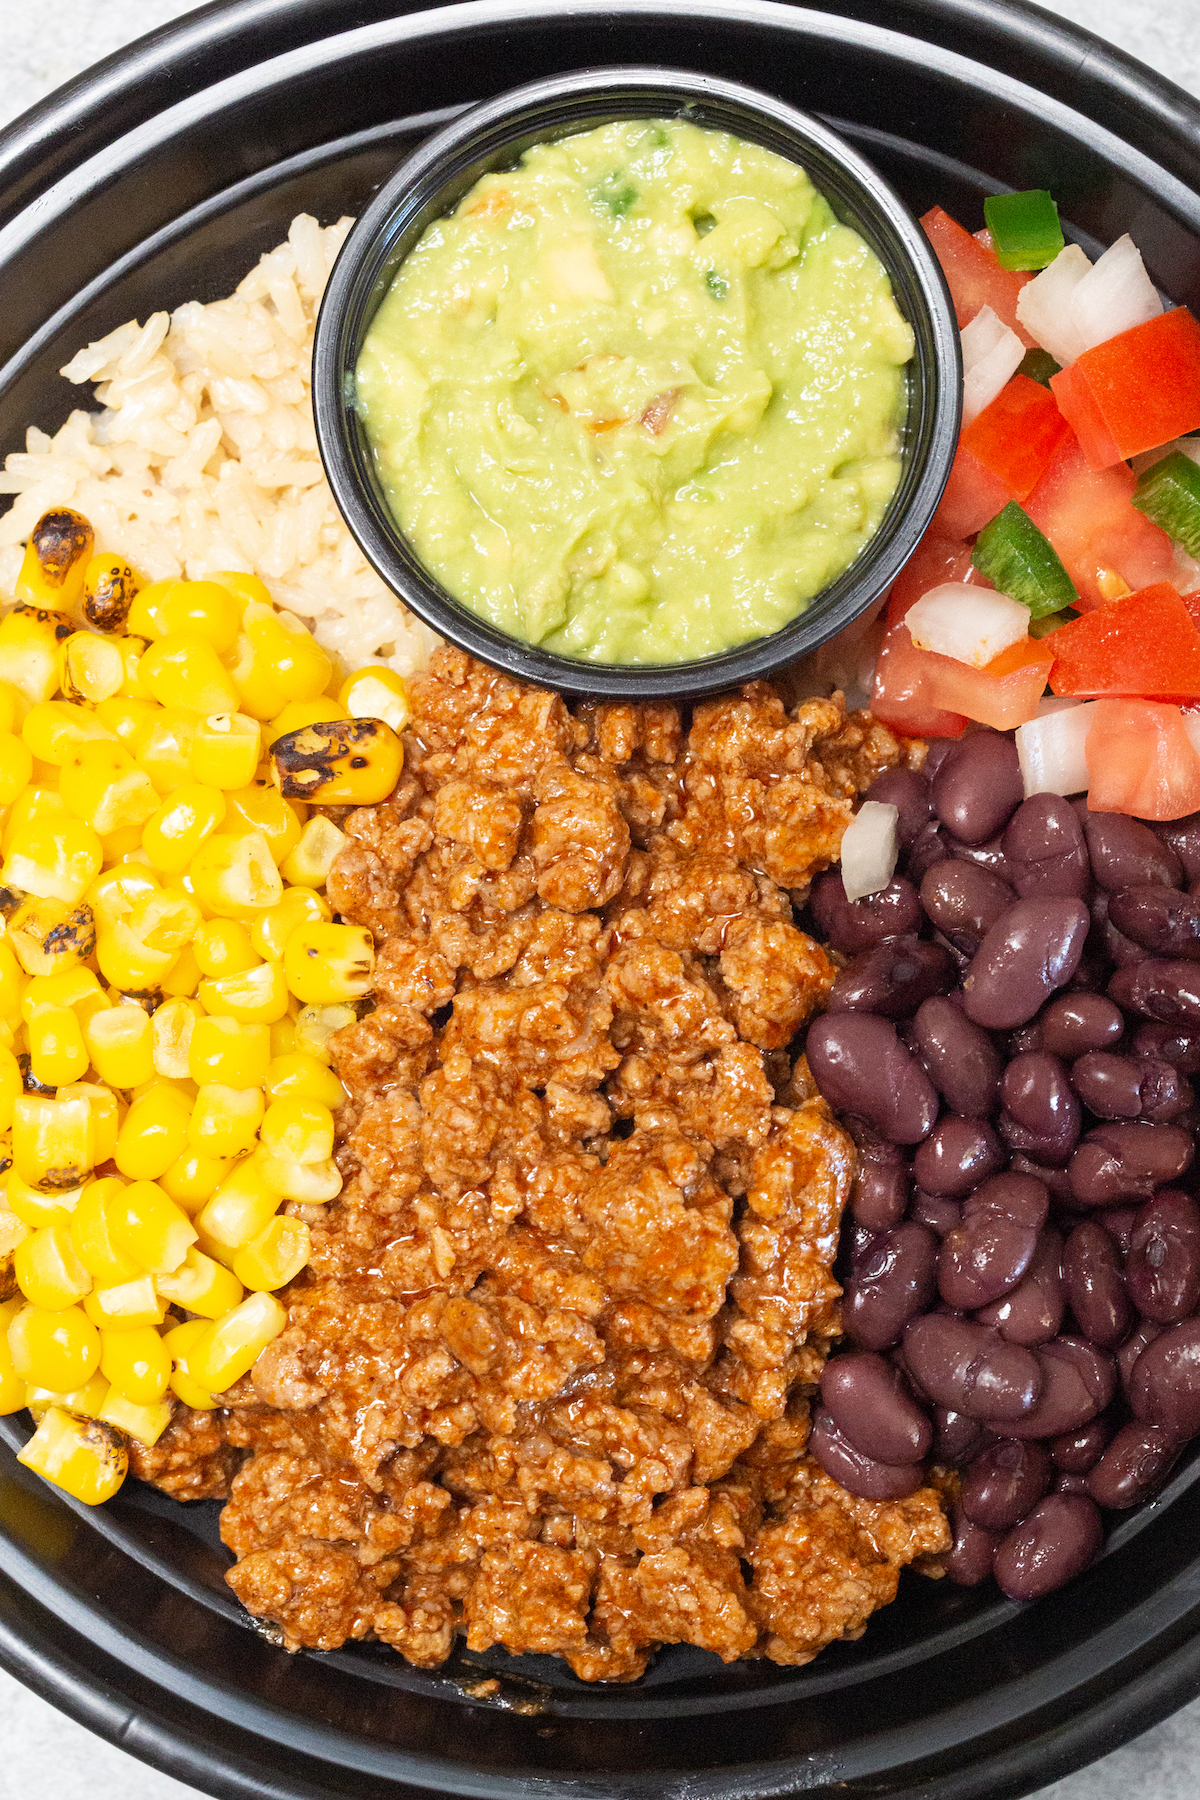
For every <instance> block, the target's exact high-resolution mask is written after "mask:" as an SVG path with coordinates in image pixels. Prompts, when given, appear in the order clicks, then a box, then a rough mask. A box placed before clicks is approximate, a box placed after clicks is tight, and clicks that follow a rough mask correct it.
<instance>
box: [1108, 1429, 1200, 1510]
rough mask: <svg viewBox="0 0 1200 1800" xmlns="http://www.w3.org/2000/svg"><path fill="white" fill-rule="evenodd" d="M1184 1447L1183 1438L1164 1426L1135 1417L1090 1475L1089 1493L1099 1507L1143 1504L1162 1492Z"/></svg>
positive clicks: (1114, 1439)
mask: <svg viewBox="0 0 1200 1800" xmlns="http://www.w3.org/2000/svg"><path fill="white" fill-rule="evenodd" d="M1182 1448H1183V1444H1182V1442H1181V1440H1180V1439H1179V1438H1177V1437H1175V1436H1174V1435H1173V1433H1171V1432H1170V1431H1166V1430H1164V1428H1163V1427H1162V1426H1161V1425H1142V1424H1140V1423H1138V1422H1137V1421H1136V1420H1131V1421H1130V1423H1129V1424H1128V1425H1122V1427H1121V1429H1120V1431H1118V1432H1117V1435H1116V1436H1115V1437H1114V1438H1113V1440H1112V1443H1111V1444H1110V1445H1109V1446H1108V1448H1107V1450H1106V1451H1105V1452H1104V1455H1103V1456H1102V1457H1101V1458H1100V1460H1099V1461H1098V1462H1097V1464H1096V1466H1095V1468H1094V1469H1093V1470H1092V1471H1091V1474H1090V1475H1089V1476H1088V1484H1087V1485H1088V1493H1089V1494H1090V1495H1091V1497H1092V1499H1093V1500H1094V1501H1095V1502H1096V1504H1097V1506H1107V1507H1109V1508H1110V1509H1111V1510H1112V1511H1113V1512H1120V1511H1123V1510H1124V1509H1125V1508H1126V1507H1130V1506H1140V1505H1141V1503H1142V1501H1143V1500H1148V1499H1149V1498H1150V1496H1151V1494H1155V1493H1157V1492H1158V1490H1159V1488H1160V1487H1161V1486H1162V1484H1163V1482H1164V1481H1165V1480H1166V1479H1167V1476H1168V1475H1169V1474H1170V1473H1171V1470H1172V1468H1173V1467H1174V1465H1175V1462H1176V1461H1177V1459H1178V1456H1179V1452H1180V1450H1181V1449H1182Z"/></svg>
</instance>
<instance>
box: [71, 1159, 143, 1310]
mask: <svg viewBox="0 0 1200 1800" xmlns="http://www.w3.org/2000/svg"><path fill="white" fill-rule="evenodd" d="M124 1186H125V1184H124V1182H122V1181H118V1180H117V1178H116V1177H115V1176H112V1175H110V1176H105V1177H104V1179H103V1180H101V1181H92V1182H89V1183H88V1185H87V1187H85V1188H84V1190H83V1192H82V1194H81V1195H80V1197H79V1200H78V1202H77V1203H76V1206H75V1210H74V1211H73V1212H72V1213H71V1215H70V1232H71V1248H72V1249H73V1250H74V1252H75V1254H76V1256H77V1257H78V1258H79V1260H80V1262H81V1263H82V1264H83V1266H84V1268H85V1269H86V1270H87V1271H88V1274H89V1275H90V1276H91V1277H92V1279H93V1281H94V1282H95V1283H96V1284H97V1286H98V1287H101V1288H117V1287H123V1286H124V1285H125V1283H126V1282H130V1281H136V1280H137V1279H138V1277H139V1276H140V1275H141V1273H142V1271H141V1268H140V1266H139V1265H138V1264H137V1263H136V1262H135V1261H134V1260H133V1258H132V1257H131V1256H128V1255H127V1254H126V1253H125V1251H124V1250H122V1249H120V1248H119V1246H118V1245H117V1243H116V1242H115V1240H114V1238H113V1230H112V1218H111V1212H112V1202H113V1200H114V1199H115V1198H117V1197H119V1196H120V1194H121V1193H122V1192H123V1190H124Z"/></svg>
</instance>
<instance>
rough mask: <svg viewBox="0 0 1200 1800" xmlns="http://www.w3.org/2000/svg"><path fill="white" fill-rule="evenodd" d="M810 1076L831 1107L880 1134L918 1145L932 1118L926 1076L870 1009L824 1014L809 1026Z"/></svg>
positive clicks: (933, 1107)
mask: <svg viewBox="0 0 1200 1800" xmlns="http://www.w3.org/2000/svg"><path fill="white" fill-rule="evenodd" d="M806 1049H807V1054H808V1064H809V1068H810V1069H811V1071H812V1076H813V1080H814V1081H815V1082H816V1084H817V1087H818V1088H819V1089H820V1091H821V1093H822V1094H823V1095H824V1097H825V1099H826V1100H828V1102H829V1104H830V1106H832V1107H833V1108H834V1110H835V1111H836V1112H845V1113H854V1114H856V1115H857V1117H859V1118H861V1119H865V1120H866V1122H867V1123H868V1124H869V1125H871V1126H872V1127H873V1128H874V1129H875V1130H876V1131H878V1132H879V1133H880V1134H881V1136H883V1137H887V1138H891V1139H892V1140H893V1141H894V1142H895V1143H898V1144H919V1143H920V1141H921V1139H922V1138H923V1137H926V1136H928V1134H929V1132H930V1131H931V1130H932V1129H933V1123H934V1120H935V1119H936V1118H937V1111H938V1106H937V1095H936V1094H935V1093H934V1091H933V1088H932V1087H931V1086H930V1082H929V1077H928V1076H927V1075H926V1073H925V1071H924V1069H923V1068H922V1067H921V1065H920V1064H919V1063H918V1061H917V1059H916V1058H915V1057H914V1056H911V1055H910V1054H909V1052H908V1051H907V1050H906V1049H905V1047H904V1045H903V1044H902V1043H901V1042H900V1040H899V1038H898V1037H897V1036H896V1028H895V1026H894V1025H892V1024H889V1022H888V1021H887V1020H886V1019H879V1018H876V1017H875V1015H874V1014H873V1013H833V1014H831V1013H826V1014H825V1015H824V1017H823V1018H820V1019H817V1020H816V1021H815V1022H814V1023H813V1024H812V1025H811V1026H810V1027H809V1031H808V1040H807V1045H806Z"/></svg>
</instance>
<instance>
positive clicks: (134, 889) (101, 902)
mask: <svg viewBox="0 0 1200 1800" xmlns="http://www.w3.org/2000/svg"><path fill="white" fill-rule="evenodd" d="M157 892H158V883H157V882H156V881H155V879H154V875H153V872H152V871H151V869H150V868H149V867H148V866H147V865H146V864H145V863H137V862H124V863H122V864H121V865H120V867H119V868H116V869H105V871H104V873H103V875H101V876H100V877H99V878H98V879H97V880H96V881H94V882H93V883H92V885H91V887H90V888H89V889H88V896H87V901H88V905H89V906H90V907H91V909H92V912H93V913H94V914H95V918H96V924H97V926H98V928H99V929H100V930H104V929H105V927H106V926H110V925H118V924H122V923H126V924H127V923H128V921H129V915H130V913H131V912H132V911H133V907H134V903H135V901H138V900H140V899H142V898H143V897H144V896H145V895H146V894H156V893H157Z"/></svg>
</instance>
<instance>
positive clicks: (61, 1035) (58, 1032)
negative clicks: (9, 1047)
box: [26, 1006, 90, 1185]
mask: <svg viewBox="0 0 1200 1800" xmlns="http://www.w3.org/2000/svg"><path fill="white" fill-rule="evenodd" d="M26 1038H27V1041H28V1044H29V1066H30V1068H31V1069H32V1070H33V1073H34V1076H35V1077H36V1079H37V1080H38V1081H40V1082H42V1083H43V1084H44V1085H45V1086H46V1087H52V1088H58V1087H64V1086H68V1085H69V1084H70V1083H71V1082H72V1081H78V1080H79V1078H80V1076H81V1075H82V1074H83V1073H84V1071H85V1070H86V1068H87V1066H88V1062H89V1061H90V1058H89V1056H88V1052H87V1046H86V1045H85V1043H84V1041H83V1033H82V1031H81V1030H80V1029H79V1020H78V1019H77V1018H76V1017H75V1014H74V1013H73V1012H72V1011H71V1010H70V1008H69V1007H66V1006H43V1007H41V1008H40V1009H39V1011H38V1012H37V1014H36V1016H35V1017H34V1018H32V1019H31V1020H30V1021H29V1024H28V1026H27V1027H26ZM72 1185H74V1184H72Z"/></svg>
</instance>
